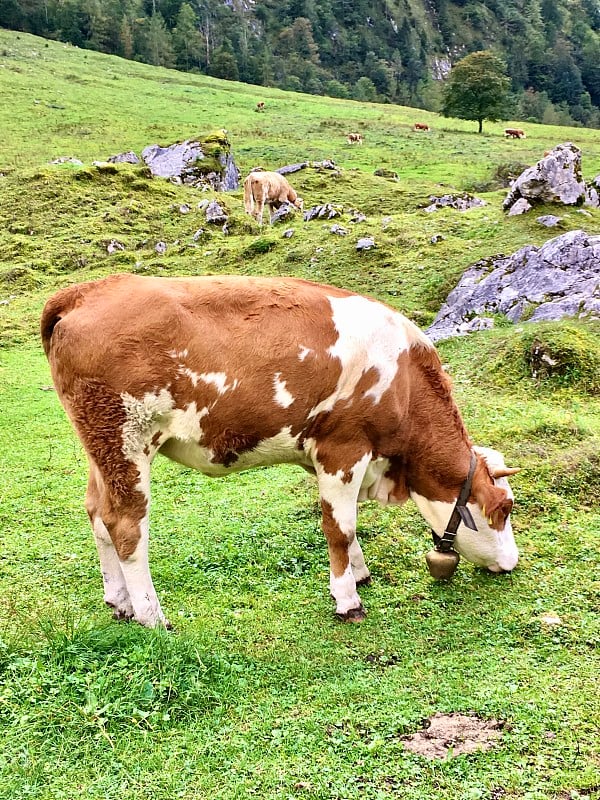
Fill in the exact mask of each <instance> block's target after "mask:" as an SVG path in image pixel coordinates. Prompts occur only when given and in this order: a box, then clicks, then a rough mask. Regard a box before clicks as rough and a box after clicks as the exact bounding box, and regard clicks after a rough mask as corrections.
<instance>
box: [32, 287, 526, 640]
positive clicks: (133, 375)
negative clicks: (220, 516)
mask: <svg viewBox="0 0 600 800" xmlns="http://www.w3.org/2000/svg"><path fill="white" fill-rule="evenodd" d="M41 334H42V340H43V344H44V350H45V352H46V355H47V357H48V361H49V363H50V369H51V372H52V377H53V380H54V385H55V387H56V391H57V394H58V397H59V398H60V401H61V403H62V404H63V406H64V408H65V410H66V412H67V415H68V416H69V419H70V420H71V422H72V424H73V426H74V427H75V430H76V431H77V434H78V435H79V438H80V439H81V442H82V444H83V446H84V448H85V451H86V454H87V457H88V462H89V467H90V475H89V483H88V489H87V496H86V508H87V513H88V515H89V518H90V522H91V525H92V529H93V532H94V536H95V538H96V543H97V547H98V553H99V556H100V564H101V569H102V576H103V579H104V599H105V601H106V602H107V603H108V605H110V606H112V607H113V608H114V611H115V616H116V617H117V618H124V619H130V618H133V619H135V620H137V621H138V622H140V623H141V624H142V625H146V626H149V627H154V626H156V625H167V626H168V623H167V621H166V619H165V617H164V615H163V612H162V610H161V607H160V603H159V600H158V597H157V595H156V592H155V590H154V586H153V584H152V578H151V576H150V570H149V566H148V536H149V516H148V514H149V508H150V466H151V464H152V461H153V459H154V457H155V456H156V454H157V453H160V454H162V455H164V456H167V457H168V458H171V459H173V460H175V461H177V462H179V463H180V464H184V465H186V466H188V467H191V468H194V469H198V470H200V471H201V472H204V473H205V474H206V475H209V476H215V477H216V476H220V475H229V474H230V473H232V472H236V471H239V470H243V469H248V468H250V467H255V466H264V465H270V464H280V463H288V464H296V465H298V466H301V467H304V468H305V469H307V470H309V471H310V472H312V473H314V474H315V475H316V478H317V484H318V489H319V494H320V499H321V509H322V526H323V532H324V534H325V537H326V539H327V544H328V547H329V560H330V583H329V588H330V592H331V594H332V596H333V598H334V599H335V602H336V612H337V614H338V615H339V617H340V618H342V619H344V620H359V619H362V617H363V616H364V611H363V607H362V605H361V601H360V598H359V596H358V593H357V590H356V587H357V584H361V583H365V582H366V581H368V579H369V570H368V568H367V566H366V564H365V561H364V558H363V553H362V550H361V547H360V545H359V543H358V541H357V538H356V516H357V501H359V500H367V499H374V500H378V501H379V502H381V503H383V504H387V503H394V504H398V505H400V504H402V503H404V502H405V501H406V500H407V499H408V498H409V497H410V498H412V500H413V501H414V502H415V503H416V505H417V506H418V508H419V510H420V512H421V513H422V515H423V516H424V517H425V519H426V520H427V522H428V523H429V525H431V526H432V528H433V530H434V532H435V534H436V535H437V536H438V537H441V540H442V542H445V545H447V546H449V547H452V546H454V547H455V548H456V550H457V551H459V552H460V553H462V555H464V556H465V558H467V559H468V560H469V561H471V562H473V563H475V564H478V565H479V566H483V567H487V568H488V569H489V570H491V571H492V572H499V571H503V570H511V569H512V568H513V567H514V566H515V565H516V563H517V560H518V552H517V548H516V545H515V541H514V538H513V534H512V529H511V523H510V517H509V514H510V511H511V509H512V505H513V501H512V493H511V490H510V487H509V485H508V482H507V481H506V476H508V475H510V474H512V473H513V472H515V470H511V469H508V468H507V467H506V466H505V464H504V461H503V458H502V456H501V455H500V453H497V452H496V451H494V450H486V449H479V448H475V447H473V445H472V442H471V440H470V439H469V436H468V434H467V432H466V430H465V428H464V425H463V423H462V421H461V418H460V415H459V412H458V409H457V407H456V405H455V403H454V400H453V399H452V395H451V390H450V383H449V380H448V378H447V376H446V374H445V373H444V370H443V368H442V365H441V363H440V359H439V358H438V355H437V353H436V351H435V349H434V347H433V345H432V344H431V342H430V341H429V339H428V338H427V337H426V336H425V335H424V334H423V333H422V332H421V331H420V330H419V328H417V326H416V325H414V324H413V323H412V322H410V321H409V320H408V319H406V318H405V317H403V316H402V315H401V314H399V313H398V312H396V311H395V310H394V309H393V308H391V307H389V306H386V305H383V304H382V303H379V302H377V301H375V300H371V299H368V298H366V297H361V296H359V295H356V294H353V293H351V292H348V291H345V290H343V289H339V288H335V287H333V286H322V285H319V284H315V283H310V282H308V281H303V280H298V279H294V278H250V277H243V276H235V277H233V276H225V277H224V276H205V277H195V278H159V277H143V276H140V275H131V274H127V273H123V274H120V275H113V276H111V277H108V278H105V279H103V280H99V281H92V282H89V283H83V284H79V285H75V286H69V287H67V288H65V289H62V290H61V291H59V292H58V293H57V294H55V295H54V296H53V297H51V298H50V299H49V300H48V302H47V303H46V306H45V308H44V312H43V315H42V320H41ZM275 480H276V478H275ZM282 522H285V520H282ZM214 535H215V537H218V531H215V534H214ZM240 535H241V534H240ZM167 536H168V534H167V532H165V533H164V534H163V538H164V540H165V541H167ZM448 537H450V540H449V539H448ZM454 537H456V538H455V539H454ZM441 549H442V550H443V547H442V548H441ZM450 614H454V611H450Z"/></svg>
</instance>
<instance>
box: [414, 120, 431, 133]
mask: <svg viewBox="0 0 600 800" xmlns="http://www.w3.org/2000/svg"><path fill="white" fill-rule="evenodd" d="M413 130H415V131H428V130H430V128H429V125H428V124H427V123H426V122H415V124H414V126H413Z"/></svg>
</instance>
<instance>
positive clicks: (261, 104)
mask: <svg viewBox="0 0 600 800" xmlns="http://www.w3.org/2000/svg"><path fill="white" fill-rule="evenodd" d="M254 110H255V111H264V110H265V104H264V102H263V101H262V100H261V101H260V102H259V103H257V104H256V108H255V109H254Z"/></svg>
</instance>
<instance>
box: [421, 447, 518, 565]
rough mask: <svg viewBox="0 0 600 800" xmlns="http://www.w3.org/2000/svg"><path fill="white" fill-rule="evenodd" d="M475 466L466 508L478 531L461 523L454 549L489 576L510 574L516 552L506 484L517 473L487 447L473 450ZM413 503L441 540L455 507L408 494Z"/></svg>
mask: <svg viewBox="0 0 600 800" xmlns="http://www.w3.org/2000/svg"><path fill="white" fill-rule="evenodd" d="M474 450H475V453H476V455H477V464H476V466H475V471H474V474H473V479H472V484H471V493H470V497H469V500H468V501H467V504H466V505H467V508H468V510H469V511H470V512H471V516H472V518H473V521H474V523H475V526H476V528H477V530H471V528H470V527H468V526H467V525H465V524H464V522H462V521H461V522H460V524H459V525H458V528H457V531H456V538H455V540H454V548H455V550H457V552H459V553H460V554H461V555H462V556H464V557H465V558H466V559H467V561H470V562H471V563H472V564H476V565H477V566H479V567H486V568H487V569H489V570H490V571H491V572H509V571H510V570H512V569H514V568H515V566H516V565H517V561H518V560H519V552H518V550H517V545H516V543H515V539H514V536H513V532H512V526H511V524H510V512H511V510H512V507H513V493H512V490H511V488H510V486H509V484H508V481H507V480H506V479H507V477H508V476H509V475H514V474H515V473H516V472H518V469H511V468H509V467H507V466H506V464H505V463H504V458H503V456H502V454H501V453H499V452H497V451H496V450H492V449H490V448H487V447H475V448H474ZM411 495H412V497H413V500H414V501H415V503H416V504H417V506H418V507H419V510H420V511H421V513H422V514H423V516H424V517H425V519H426V520H427V521H428V522H429V524H430V525H431V527H432V529H433V531H434V532H435V533H436V534H437V535H438V536H440V537H441V536H443V534H444V530H445V529H446V526H447V524H448V521H449V519H450V516H451V515H452V511H453V509H454V504H453V503H451V502H443V501H440V500H429V499H427V498H425V497H423V496H421V495H419V494H416V493H414V492H411Z"/></svg>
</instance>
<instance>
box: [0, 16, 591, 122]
mask: <svg viewBox="0 0 600 800" xmlns="http://www.w3.org/2000/svg"><path fill="white" fill-rule="evenodd" d="M0 25H1V26H4V27H6V28H11V29H16V30H23V31H27V32H29V33H34V34H37V35H40V36H45V37H48V38H54V39H59V40H61V41H65V42H70V43H72V44H74V45H76V46H78V47H83V48H89V49H92V50H99V51H101V52H105V53H113V54H117V55H120V56H122V57H124V58H128V59H136V60H138V61H143V62H146V63H149V64H154V65H157V66H167V67H175V68H177V69H180V70H185V71H197V72H202V73H206V74H209V75H213V76H215V77H219V78H225V79H230V80H240V81H244V82H247V83H253V84H260V85H265V86H277V87H280V88H283V89H290V90H294V91H303V92H308V93H311V94H319V95H330V96H333V97H349V98H353V99H357V100H363V101H374V102H392V103H400V104H404V105H412V106H420V107H424V108H427V109H430V110H434V111H435V110H438V109H439V106H440V97H441V86H442V84H443V80H444V78H445V77H446V76H447V74H448V71H449V70H450V68H451V66H452V64H454V63H456V61H457V60H459V59H460V58H462V57H463V56H464V55H467V54H468V53H470V52H473V51H475V50H482V49H493V50H494V51H496V52H497V53H498V54H499V55H500V56H502V58H503V59H504V60H505V62H506V68H507V74H508V75H509V77H510V79H511V84H512V94H511V105H510V107H509V108H507V111H506V117H507V118H509V117H510V118H519V119H524V120H531V121H537V122H542V123H545V124H567V125H568V124H575V125H585V126H590V127H600V2H599V0H319V2H316V0H265V2H255V1H254V0H189V1H188V2H182V0H102V2H101V0H20V1H19V0H0Z"/></svg>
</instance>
